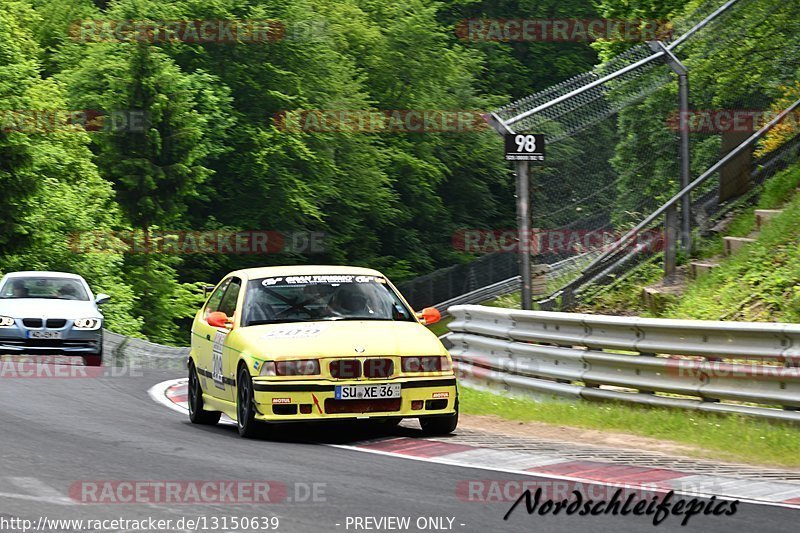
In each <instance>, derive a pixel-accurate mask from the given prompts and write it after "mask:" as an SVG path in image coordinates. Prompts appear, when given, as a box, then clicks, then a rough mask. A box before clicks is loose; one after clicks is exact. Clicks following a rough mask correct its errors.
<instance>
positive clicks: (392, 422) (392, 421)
mask: <svg viewBox="0 0 800 533" xmlns="http://www.w3.org/2000/svg"><path fill="white" fill-rule="evenodd" d="M402 421H403V419H402V418H384V419H383V420H376V421H375V425H376V426H378V427H380V428H382V429H392V428H396V427H397V426H398V425H400V422H402Z"/></svg>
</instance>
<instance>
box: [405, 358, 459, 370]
mask: <svg viewBox="0 0 800 533" xmlns="http://www.w3.org/2000/svg"><path fill="white" fill-rule="evenodd" d="M401 361H402V363H401V364H402V368H403V372H409V373H417V372H450V370H452V367H451V365H450V360H449V359H448V358H447V357H445V356H443V355H435V356H422V357H403V358H401Z"/></svg>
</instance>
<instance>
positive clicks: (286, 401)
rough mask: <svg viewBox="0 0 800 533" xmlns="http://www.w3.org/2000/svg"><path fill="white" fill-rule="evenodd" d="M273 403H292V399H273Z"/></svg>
mask: <svg viewBox="0 0 800 533" xmlns="http://www.w3.org/2000/svg"><path fill="white" fill-rule="evenodd" d="M272 403H292V399H291V398H273V399H272Z"/></svg>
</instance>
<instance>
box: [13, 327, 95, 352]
mask: <svg viewBox="0 0 800 533" xmlns="http://www.w3.org/2000/svg"><path fill="white" fill-rule="evenodd" d="M70 322H71V321H68V322H67V324H66V325H65V326H64V327H62V328H49V329H47V331H57V332H59V334H60V336H61V338H59V339H36V338H31V337H30V336H29V332H30V331H44V330H45V328H26V327H25V326H22V325H20V324H17V325H15V326H13V327H8V328H0V354H20V353H24V354H30V355H37V354H39V355H54V354H55V355H75V356H86V355H99V354H100V353H101V352H102V347H103V330H102V328H101V329H96V330H78V329H73V328H72V324H71V323H70Z"/></svg>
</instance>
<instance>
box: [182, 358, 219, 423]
mask: <svg viewBox="0 0 800 533" xmlns="http://www.w3.org/2000/svg"><path fill="white" fill-rule="evenodd" d="M221 415H222V413H220V412H219V411H206V410H204V409H203V387H202V386H201V385H200V380H199V379H198V378H197V370H196V369H195V368H194V363H192V362H190V363H189V420H191V421H192V424H201V425H203V426H213V425H214V424H216V423H217V422H219V417H220V416H221Z"/></svg>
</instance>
